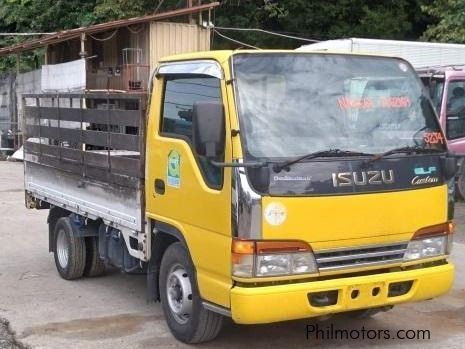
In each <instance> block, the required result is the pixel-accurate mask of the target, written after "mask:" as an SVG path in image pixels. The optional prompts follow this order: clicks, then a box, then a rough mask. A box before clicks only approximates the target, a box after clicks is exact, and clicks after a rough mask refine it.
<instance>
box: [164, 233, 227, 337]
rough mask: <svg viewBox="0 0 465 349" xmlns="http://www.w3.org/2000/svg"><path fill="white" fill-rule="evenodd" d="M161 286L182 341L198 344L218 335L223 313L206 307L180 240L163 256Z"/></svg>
mask: <svg viewBox="0 0 465 349" xmlns="http://www.w3.org/2000/svg"><path fill="white" fill-rule="evenodd" d="M159 287H160V298H161V303H162V307H163V312H164V314H165V318H166V321H167V323H168V327H169V328H170V330H171V333H173V335H174V336H175V337H176V338H177V339H178V340H180V341H181V342H184V343H189V344H194V343H202V342H207V341H210V340H212V339H214V338H215V337H216V336H217V335H218V333H219V332H220V330H221V327H222V324H223V316H222V315H220V314H217V313H214V312H212V311H210V310H207V309H205V308H204V307H203V305H202V300H201V298H200V294H199V291H198V288H197V283H196V279H195V273H194V268H193V266H192V263H191V261H190V257H189V255H188V252H187V250H186V248H185V247H184V245H183V244H181V243H180V242H176V243H174V244H172V245H170V246H169V247H168V249H167V250H166V252H165V254H164V255H163V258H162V261H161V267H160V279H159Z"/></svg>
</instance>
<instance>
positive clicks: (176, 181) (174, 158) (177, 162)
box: [166, 149, 181, 188]
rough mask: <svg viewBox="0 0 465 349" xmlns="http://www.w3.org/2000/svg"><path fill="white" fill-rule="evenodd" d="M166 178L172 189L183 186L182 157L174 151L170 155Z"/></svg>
mask: <svg viewBox="0 0 465 349" xmlns="http://www.w3.org/2000/svg"><path fill="white" fill-rule="evenodd" d="M166 178H167V182H168V185H169V186H170V187H174V188H179V187H180V186H181V155H180V154H179V153H178V152H177V151H176V150H174V149H173V150H171V151H170V152H169V154H168V165H167V170H166Z"/></svg>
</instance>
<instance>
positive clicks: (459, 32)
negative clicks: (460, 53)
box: [422, 0, 465, 43]
mask: <svg viewBox="0 0 465 349" xmlns="http://www.w3.org/2000/svg"><path fill="white" fill-rule="evenodd" d="M422 9H423V11H424V12H425V13H427V14H428V15H430V16H431V17H432V18H433V19H434V20H435V21H436V22H435V23H433V24H431V25H429V26H428V28H427V30H426V31H425V32H424V34H423V36H422V38H423V39H425V40H433V41H441V42H455V43H465V0H436V1H433V2H429V4H425V5H423V6H422Z"/></svg>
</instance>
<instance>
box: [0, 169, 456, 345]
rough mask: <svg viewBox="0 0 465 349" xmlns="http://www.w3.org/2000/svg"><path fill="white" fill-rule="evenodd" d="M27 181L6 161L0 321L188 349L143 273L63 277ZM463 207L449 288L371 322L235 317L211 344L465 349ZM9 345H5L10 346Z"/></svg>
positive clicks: (45, 332) (40, 340)
mask: <svg viewBox="0 0 465 349" xmlns="http://www.w3.org/2000/svg"><path fill="white" fill-rule="evenodd" d="M22 180H23V179H22V164H21V163H9V162H0V219H1V221H0V318H5V319H8V320H9V321H10V323H11V329H12V330H13V331H15V332H16V338H17V340H19V341H20V342H22V343H24V344H26V345H30V346H31V347H33V348H57V349H58V348H60V349H63V348H66V349H67V348H73V349H74V348H91V349H92V348H96V349H97V348H98V349H105V348H108V349H110V348H111V349H117V348H125V349H126V348H173V347H187V346H185V345H182V344H180V343H179V342H177V341H176V340H175V339H174V338H173V337H172V336H171V334H170V333H169V331H168V329H167V327H166V325H165V323H164V320H163V314H162V310H161V307H160V305H159V304H147V303H146V301H145V282H144V281H145V280H144V277H143V276H131V275H124V274H121V273H119V272H113V273H110V274H109V275H107V276H104V277H101V278H95V279H82V280H78V281H71V282H70V281H64V280H62V279H60V277H59V276H58V274H57V272H56V270H55V265H54V262H53V256H52V255H51V254H49V253H48V251H47V249H48V242H47V226H46V224H45V220H46V215H47V213H46V212H45V211H35V210H26V209H25V208H24V193H23V189H22V188H23V184H22ZM456 211H457V216H458V222H459V226H458V233H457V234H456V235H457V240H456V241H458V242H456V243H455V246H454V248H455V250H454V259H455V260H456V261H457V278H456V281H455V285H454V288H453V290H452V291H451V292H450V293H449V294H448V295H446V296H443V297H441V298H439V299H435V300H431V301H427V302H423V303H418V304H410V305H404V306H398V307H396V308H395V309H393V310H392V311H390V312H387V313H382V314H378V315H376V316H375V317H374V318H373V319H370V320H351V321H350V322H348V321H347V319H345V318H332V319H329V320H327V321H326V322H319V323H317V322H314V321H307V320H305V321H293V322H287V323H281V324H273V325H260V326H238V325H234V324H232V323H228V324H227V325H226V328H225V329H224V331H223V332H222V334H221V335H220V337H219V338H218V339H217V341H215V342H214V343H209V344H206V345H204V346H203V347H206V348H239V347H244V346H248V347H253V348H285V347H295V348H309V347H315V346H317V347H323V348H330V347H331V348H332V347H337V348H360V347H370V348H396V347H400V346H401V345H402V346H404V347H405V346H406V347H409V348H436V347H449V348H464V347H465V344H464V343H465V331H464V330H465V277H464V271H465V266H464V264H463V261H464V260H465V244H464V241H465V240H464V237H465V205H463V204H459V205H458V206H457V210H456ZM276 306H279V304H277V305H276ZM307 325H310V326H316V325H318V326H319V328H320V329H322V330H323V331H326V332H327V331H329V330H330V329H331V325H332V326H333V328H335V329H359V330H361V329H362V327H364V328H365V329H366V330H368V329H369V330H382V331H384V330H389V331H391V334H395V333H396V331H398V330H403V329H414V330H416V329H419V330H421V329H425V330H429V331H430V336H431V339H430V340H398V339H390V340H364V341H361V340H351V341H341V340H315V338H314V336H310V337H311V338H312V339H311V340H309V341H308V340H307V339H306V333H307V332H306V331H307ZM0 338H2V329H1V328H0ZM3 339H5V337H4V338H3ZM4 342H5V341H4ZM1 343H2V342H1V340H0V349H4V348H9V347H8V346H6V345H5V346H3V347H2V344H1Z"/></svg>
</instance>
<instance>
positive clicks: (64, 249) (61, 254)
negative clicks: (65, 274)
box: [56, 229, 69, 269]
mask: <svg viewBox="0 0 465 349" xmlns="http://www.w3.org/2000/svg"><path fill="white" fill-rule="evenodd" d="M56 249H57V255H58V263H59V264H60V267H62V268H63V269H64V268H66V267H67V266H68V260H69V251H68V242H67V240H66V233H65V231H64V230H63V229H60V230H59V231H58V236H57V246H56Z"/></svg>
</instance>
